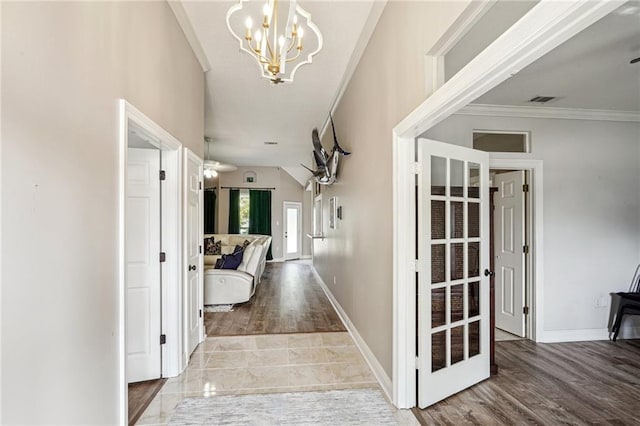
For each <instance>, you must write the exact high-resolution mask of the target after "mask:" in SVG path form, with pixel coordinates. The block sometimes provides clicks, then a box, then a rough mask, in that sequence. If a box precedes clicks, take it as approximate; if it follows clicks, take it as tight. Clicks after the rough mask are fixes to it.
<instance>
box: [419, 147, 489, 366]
mask: <svg viewBox="0 0 640 426" xmlns="http://www.w3.org/2000/svg"><path fill="white" fill-rule="evenodd" d="M433 158H434V157H432V160H433ZM439 159H440V160H445V161H443V162H442V163H444V164H442V163H441V169H444V170H445V176H444V179H441V180H440V182H439V183H440V185H442V183H444V188H442V186H438V188H437V189H436V188H435V186H432V191H431V195H430V197H429V199H430V201H431V202H432V203H433V202H438V204H437V208H438V210H439V212H438V213H439V214H441V211H442V207H443V204H444V218H445V220H444V230H442V229H441V228H440V227H441V226H442V224H441V223H439V224H438V225H437V226H438V235H436V237H437V239H433V240H432V241H431V246H432V250H431V253H429V254H434V252H433V250H434V249H435V246H438V251H439V253H441V254H442V255H444V259H443V260H444V265H443V266H444V271H442V272H444V274H442V272H440V274H441V275H444V276H443V277H442V280H441V281H439V282H434V281H433V280H432V287H431V288H432V292H438V293H437V294H438V295H439V297H440V299H442V297H443V296H444V300H441V301H439V302H438V303H439V306H440V308H444V309H443V310H444V312H439V313H437V315H439V321H434V324H432V325H435V327H432V329H431V336H432V339H431V342H432V345H433V344H435V343H436V342H439V343H438V345H440V346H439V347H438V348H435V347H433V346H432V355H433V356H434V357H435V356H436V355H437V356H438V357H439V359H435V358H432V371H437V370H439V369H442V368H446V367H449V366H451V365H453V364H455V363H457V362H460V361H462V360H467V359H469V358H470V357H472V356H475V355H477V354H478V353H479V324H480V322H479V319H480V312H479V300H478V294H477V293H478V291H479V284H480V282H479V280H480V277H479V272H478V269H479V260H480V254H479V249H480V235H479V233H478V230H479V223H481V220H480V214H481V213H480V206H481V204H482V202H483V201H482V198H481V193H480V191H479V188H477V187H476V186H474V188H472V184H471V176H472V175H473V172H474V171H475V172H476V176H478V183H479V179H480V169H481V167H480V165H478V164H475V163H470V162H467V161H462V160H455V159H450V158H447V159H444V158H439ZM432 164H433V162H432ZM452 173H455V176H452ZM460 178H462V181H461V179H460ZM476 185H477V183H476ZM433 205H434V204H432V206H433ZM471 205H473V206H474V208H473V209H471V207H470V206H471ZM475 206H477V207H475ZM432 212H433V209H432ZM470 212H472V213H473V215H470ZM432 220H433V218H432ZM431 226H432V231H433V230H434V228H433V226H434V224H433V222H432V224H431ZM461 228H462V229H461ZM442 231H444V238H442ZM433 235H434V233H433V232H432V236H433ZM443 249H444V250H443ZM460 249H462V250H460ZM470 250H473V251H474V253H471V252H470ZM442 251H443V252H444V253H442ZM470 256H472V258H470ZM476 259H477V260H476ZM433 265H434V264H433V263H432V266H433ZM460 266H461V267H462V268H461V269H462V271H460V270H459V269H458V268H459V267H460ZM471 268H473V270H471ZM471 272H473V273H471ZM452 274H453V275H452ZM454 275H455V276H454ZM432 278H433V276H432ZM454 278H456V279H454ZM470 278H471V279H470ZM471 280H473V281H474V282H473V283H470V281H471ZM452 287H453V288H455V292H453V291H452ZM470 292H473V296H471V295H470ZM434 294H436V293H432V294H431V296H432V298H433V296H434ZM472 301H473V302H472ZM433 303H434V302H433V300H432V309H433V308H434V304H433ZM442 305H444V306H442ZM433 315H434V312H433V311H432V319H433ZM443 320H444V322H445V323H444V324H442V321H443ZM442 344H444V346H445V348H442V347H441V346H442ZM443 349H444V351H443ZM442 357H444V360H443V359H442Z"/></svg>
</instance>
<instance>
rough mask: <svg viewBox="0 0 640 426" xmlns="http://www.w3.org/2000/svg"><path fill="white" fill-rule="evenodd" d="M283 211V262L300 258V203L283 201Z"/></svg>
mask: <svg viewBox="0 0 640 426" xmlns="http://www.w3.org/2000/svg"><path fill="white" fill-rule="evenodd" d="M282 211H283V216H284V217H283V222H282V223H283V227H282V229H283V239H282V241H284V260H294V259H300V258H301V257H302V203H300V202H294V201H285V202H284V203H283V205H282Z"/></svg>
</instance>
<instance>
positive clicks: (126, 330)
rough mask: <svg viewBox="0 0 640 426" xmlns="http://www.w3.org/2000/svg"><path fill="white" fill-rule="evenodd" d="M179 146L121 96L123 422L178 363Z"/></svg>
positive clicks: (174, 372)
mask: <svg viewBox="0 0 640 426" xmlns="http://www.w3.org/2000/svg"><path fill="white" fill-rule="evenodd" d="M181 146H182V144H181V143H180V142H179V141H177V140H176V139H175V138H173V137H172V136H171V135H169V134H168V133H167V132H166V131H164V130H163V129H162V128H161V127H159V126H158V125H157V124H155V123H154V122H153V121H152V120H150V119H149V118H148V117H147V116H145V115H144V114H143V113H141V112H140V111H139V110H137V109H136V108H135V107H133V106H132V105H130V104H129V103H127V102H126V101H125V100H120V167H119V175H120V179H119V181H120V184H119V200H120V203H119V204H120V208H119V215H118V216H119V235H118V252H119V256H118V257H119V262H118V263H119V273H118V284H119V285H118V288H119V304H118V306H119V356H120V368H119V374H118V378H119V392H120V398H119V399H120V423H121V424H127V423H129V422H130V421H131V420H133V419H134V417H135V416H136V413H138V414H139V413H141V412H142V410H143V408H144V405H145V404H148V403H149V402H150V400H151V398H153V395H154V394H155V392H157V390H158V389H159V387H160V385H161V383H160V385H158V382H157V381H159V380H162V378H164V377H171V376H175V375H177V374H179V373H180V371H182V369H183V368H184V363H182V362H181V360H182V358H183V357H182V356H181V351H182V350H183V349H182V344H181V338H180V337H181V336H182V332H181V324H182V319H181V315H182V312H183V310H182V308H181V306H180V303H181V300H182V299H181V271H180V266H181V264H182V263H181V252H180V248H181V242H180V240H179V238H180V226H181V222H180V219H181V209H180V205H181V202H180V200H181V196H182V193H181V189H180V182H181V179H180V172H181V170H182V169H181V159H182V157H181V149H180V148H181ZM161 171H164V173H162V172H161ZM161 188H162V189H161ZM166 336H172V337H174V336H177V337H178V338H172V339H166ZM163 342H166V343H163ZM129 383H140V385H139V386H137V387H136V389H135V390H134V391H133V393H132V394H131V397H132V398H131V403H132V407H131V408H132V417H131V418H130V417H129V401H130V398H129ZM138 391H139V392H138ZM134 405H135V406H134ZM141 406H142V409H140V407H141Z"/></svg>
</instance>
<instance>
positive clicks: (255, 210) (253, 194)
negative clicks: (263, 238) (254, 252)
mask: <svg viewBox="0 0 640 426" xmlns="http://www.w3.org/2000/svg"><path fill="white" fill-rule="evenodd" d="M249 234H259V235H271V191H258V190H250V191H249ZM271 259H273V255H272V254H271V246H269V251H267V260H271Z"/></svg>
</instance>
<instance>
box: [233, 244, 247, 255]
mask: <svg viewBox="0 0 640 426" xmlns="http://www.w3.org/2000/svg"><path fill="white" fill-rule="evenodd" d="M240 250H244V247H243V246H238V245H237V246H235V248H234V249H233V254H236V253H237V252H239V251H240Z"/></svg>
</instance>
